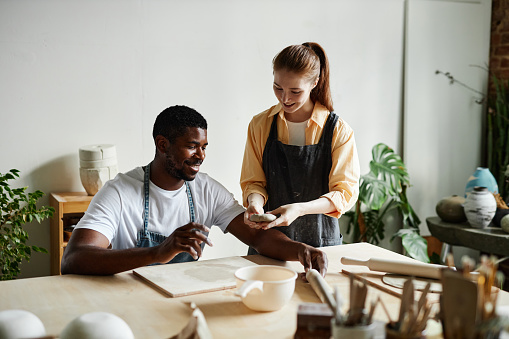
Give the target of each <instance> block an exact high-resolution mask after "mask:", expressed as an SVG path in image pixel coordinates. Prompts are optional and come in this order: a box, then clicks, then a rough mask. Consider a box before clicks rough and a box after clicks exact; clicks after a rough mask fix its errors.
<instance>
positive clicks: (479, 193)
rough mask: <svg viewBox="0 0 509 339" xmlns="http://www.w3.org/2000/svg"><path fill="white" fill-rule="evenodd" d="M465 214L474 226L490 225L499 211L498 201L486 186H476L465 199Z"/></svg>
mask: <svg viewBox="0 0 509 339" xmlns="http://www.w3.org/2000/svg"><path fill="white" fill-rule="evenodd" d="M464 208H465V215H466V216H467V220H468V222H469V224H470V225H471V226H472V227H475V228H484V227H486V226H488V225H489V224H490V222H491V220H492V219H493V217H494V216H495V212H496V211H497V201H496V200H495V197H494V196H493V193H491V192H490V191H488V189H487V188H486V187H479V186H476V187H474V189H473V190H472V192H470V194H469V195H468V197H467V198H466V200H465V205H464Z"/></svg>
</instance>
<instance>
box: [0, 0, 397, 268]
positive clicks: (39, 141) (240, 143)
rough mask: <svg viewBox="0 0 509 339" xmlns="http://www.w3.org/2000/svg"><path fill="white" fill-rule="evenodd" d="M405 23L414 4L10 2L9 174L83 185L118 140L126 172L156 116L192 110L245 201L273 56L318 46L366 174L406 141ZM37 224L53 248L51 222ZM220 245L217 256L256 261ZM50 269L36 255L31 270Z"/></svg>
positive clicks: (5, 21) (1, 19) (4, 120)
mask: <svg viewBox="0 0 509 339" xmlns="http://www.w3.org/2000/svg"><path fill="white" fill-rule="evenodd" d="M403 15H404V1H403V0H330V1H326V0H317V1H313V2H310V1H305V0H278V1H272V0H271V1H269V0H267V1H260V0H258V1H256V0H253V1H235V0H223V1H207V0H189V1H169V0H164V1H162V0H161V1H154V0H151V1H149V0H130V1H129V0H117V1H115V0H100V1H98V0H97V1H77V0H67V1H58V0H37V1H36V0H33V1H29V0H23V1H17V0H0V74H1V77H0V115H1V120H0V121H1V123H0V126H1V127H2V128H1V133H0V145H1V147H0V159H1V160H0V172H1V173H5V172H6V171H8V170H9V169H10V168H17V169H19V170H21V175H22V178H21V179H20V180H18V181H17V182H16V184H18V185H19V186H22V185H28V186H29V187H30V190H35V189H40V190H43V191H44V192H46V193H49V192H63V191H83V190H84V189H83V187H82V186H81V183H80V179H79V171H78V166H79V165H78V148H79V147H80V146H84V145H88V144H96V143H113V144H115V145H116V146H117V153H118V164H119V170H120V171H127V170H130V169H131V168H133V167H135V166H139V165H144V164H146V163H148V162H149V161H150V160H151V159H152V157H153V154H154V148H153V143H152V137H151V129H152V124H153V121H154V119H155V117H156V115H157V114H158V113H159V112H160V111H162V110H163V109H164V108H166V107H167V106H170V105H174V104H185V105H189V106H191V107H194V108H196V109H197V110H198V111H200V112H202V113H203V114H204V116H205V117H206V118H207V119H208V121H209V131H208V137H209V143H210V145H209V147H208V149H207V150H208V152H207V153H208V156H207V160H206V161H205V163H204V166H203V167H202V171H204V172H207V173H209V174H210V175H212V176H213V177H215V178H216V179H218V180H219V181H220V182H222V183H223V184H224V185H225V186H226V187H227V188H228V189H229V190H231V191H232V192H233V193H234V194H235V196H236V197H237V199H240V198H241V193H240V187H239V184H238V181H239V175H240V168H241V162H242V155H243V149H244V142H245V133H246V129H247V125H248V123H249V120H250V119H251V117H252V116H253V115H254V114H256V113H258V112H261V111H262V110H264V109H266V108H268V107H269V106H271V105H273V104H275V103H276V100H275V98H274V96H273V93H272V88H271V87H272V86H271V84H272V70H271V61H272V58H273V57H274V55H275V54H276V53H277V52H278V51H280V50H281V49H282V48H284V47H286V46H287V45H289V44H299V43H302V42H305V41H316V42H319V43H320V44H322V46H323V47H324V48H325V50H326V51H327V53H328V55H329V58H330V63H331V70H332V72H331V81H332V89H333V99H334V102H335V110H336V112H337V113H339V114H340V116H342V117H343V118H344V119H345V120H346V121H347V122H348V123H350V125H351V126H352V127H353V129H354V130H355V133H356V139H357V145H358V150H359V155H360V160H361V172H362V173H366V172H367V171H368V162H369V160H370V158H371V147H372V146H373V145H375V144H376V143H378V142H384V143H387V144H388V145H389V146H391V147H393V148H394V149H396V150H400V149H401V145H402V142H401V136H400V134H401V128H400V126H401V123H402V121H401V116H402V113H401V103H402V97H401V93H402V77H403V76H402V67H403V65H402V62H403V58H402V55H403V22H404V18H403ZM42 202H43V203H47V202H48V199H47V197H45V198H44V199H43V200H42ZM29 230H30V236H31V242H32V243H34V244H38V245H41V246H43V247H46V248H49V222H48V221H45V222H44V223H43V224H42V225H37V224H34V225H30V226H29ZM213 241H214V242H215V244H216V246H215V247H214V248H212V249H210V250H208V251H207V252H206V253H205V256H206V257H214V256H223V255H242V254H245V247H244V246H243V245H239V244H238V243H235V242H234V241H231V239H230V238H228V237H224V236H222V235H221V234H217V232H216V233H214V234H213ZM47 274H49V256H47V255H40V254H36V255H35V256H34V257H33V260H32V261H31V262H30V263H29V264H27V265H25V267H24V272H23V274H22V276H24V277H26V276H39V275H47Z"/></svg>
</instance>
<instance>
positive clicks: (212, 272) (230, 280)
mask: <svg viewBox="0 0 509 339" xmlns="http://www.w3.org/2000/svg"><path fill="white" fill-rule="evenodd" d="M254 265H256V264H255V263H254V262H252V261H249V260H247V259H244V258H242V257H229V258H220V259H211V260H203V261H194V262H188V263H178V264H167V265H155V266H145V267H140V268H137V269H135V270H133V273H134V275H136V276H137V277H140V278H141V279H142V280H144V281H145V282H147V283H148V284H149V285H151V286H153V287H155V288H157V289H158V290H160V291H161V292H163V293H164V294H166V295H168V296H169V297H181V296H185V295H191V294H198V293H205V292H212V291H219V290H226V289H230V288H234V287H236V282H235V276H234V274H235V271H236V270H237V269H239V268H241V267H246V266H254Z"/></svg>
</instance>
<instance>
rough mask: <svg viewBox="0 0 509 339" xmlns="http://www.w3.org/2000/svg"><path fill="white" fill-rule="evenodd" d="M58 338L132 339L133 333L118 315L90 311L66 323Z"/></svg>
mask: <svg viewBox="0 0 509 339" xmlns="http://www.w3.org/2000/svg"><path fill="white" fill-rule="evenodd" d="M60 339H134V334H133V332H132V331H131V328H130V327H129V325H127V323H126V322H125V321H124V320H122V319H121V318H120V317H118V316H116V315H114V314H111V313H108V312H91V313H85V314H83V315H81V316H79V317H77V318H75V319H74V320H72V321H71V322H70V323H69V324H67V326H65V328H64V330H63V331H62V333H61V334H60Z"/></svg>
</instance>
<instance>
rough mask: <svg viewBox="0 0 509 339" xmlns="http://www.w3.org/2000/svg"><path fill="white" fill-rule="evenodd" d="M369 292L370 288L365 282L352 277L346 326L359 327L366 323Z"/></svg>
mask: <svg viewBox="0 0 509 339" xmlns="http://www.w3.org/2000/svg"><path fill="white" fill-rule="evenodd" d="M367 292H368V287H367V286H366V284H365V283H364V282H359V281H357V280H354V278H353V277H350V310H349V311H348V316H347V318H346V321H345V325H346V326H355V325H359V324H361V323H362V322H363V321H364V318H365V317H364V316H365V315H366V311H365V304H366V295H367Z"/></svg>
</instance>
